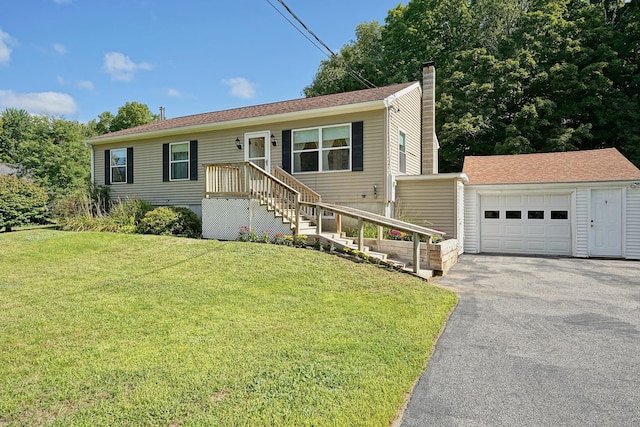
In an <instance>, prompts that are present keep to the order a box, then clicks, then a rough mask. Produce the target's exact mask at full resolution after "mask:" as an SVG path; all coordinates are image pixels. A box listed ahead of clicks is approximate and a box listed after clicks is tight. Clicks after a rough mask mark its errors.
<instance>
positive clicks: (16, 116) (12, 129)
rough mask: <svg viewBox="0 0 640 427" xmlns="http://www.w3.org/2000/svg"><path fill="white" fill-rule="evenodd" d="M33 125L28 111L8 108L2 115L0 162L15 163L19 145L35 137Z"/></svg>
mask: <svg viewBox="0 0 640 427" xmlns="http://www.w3.org/2000/svg"><path fill="white" fill-rule="evenodd" d="M32 125H33V119H32V117H31V116H30V115H29V113H28V112H27V111H26V110H18V109H15V108H6V109H5V110H4V111H2V112H1V113H0V126H1V127H0V161H3V162H7V163H15V157H16V155H17V149H18V147H19V145H20V144H21V143H22V142H23V141H27V140H30V139H32V137H33V135H32V133H33V126H32Z"/></svg>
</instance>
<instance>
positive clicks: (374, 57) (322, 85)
mask: <svg viewBox="0 0 640 427" xmlns="http://www.w3.org/2000/svg"><path fill="white" fill-rule="evenodd" d="M354 73H355V74H356V76H354ZM360 76H363V77H365V78H366V79H367V80H369V81H370V82H372V83H373V84H375V85H383V84H386V82H387V78H386V75H385V72H384V68H383V58H382V33H381V27H380V24H378V22H377V21H372V22H369V23H362V24H359V25H358V26H357V27H356V40H355V41H351V43H350V44H347V45H345V46H343V47H342V49H341V50H340V52H339V53H338V54H337V55H336V56H333V57H331V58H329V59H326V60H323V61H322V62H321V63H320V67H319V69H318V73H317V74H316V77H315V79H314V81H313V83H312V84H311V85H309V86H307V87H305V88H304V94H305V96H307V97H310V96H316V95H324V94H328V93H338V92H348V91H352V90H358V89H364V88H365V87H366V86H365V85H364V84H363V82H362V78H361V77H360Z"/></svg>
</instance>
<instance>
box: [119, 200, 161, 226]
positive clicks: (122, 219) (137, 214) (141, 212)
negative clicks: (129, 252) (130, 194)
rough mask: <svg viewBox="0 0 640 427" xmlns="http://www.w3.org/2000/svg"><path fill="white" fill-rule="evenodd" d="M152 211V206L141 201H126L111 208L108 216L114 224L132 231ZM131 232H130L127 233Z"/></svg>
mask: <svg viewBox="0 0 640 427" xmlns="http://www.w3.org/2000/svg"><path fill="white" fill-rule="evenodd" d="M152 210H153V205H152V204H151V203H149V202H145V201H144V200H141V199H127V200H125V201H118V202H117V203H115V204H114V205H113V206H112V207H111V211H110V212H109V216H111V218H112V219H113V221H115V223H116V224H118V225H121V226H123V228H125V230H123V231H125V232H127V231H126V229H133V230H135V228H136V227H137V226H138V225H140V222H141V221H142V218H144V216H145V215H146V214H147V213H148V212H150V211H152ZM129 232H132V231H129Z"/></svg>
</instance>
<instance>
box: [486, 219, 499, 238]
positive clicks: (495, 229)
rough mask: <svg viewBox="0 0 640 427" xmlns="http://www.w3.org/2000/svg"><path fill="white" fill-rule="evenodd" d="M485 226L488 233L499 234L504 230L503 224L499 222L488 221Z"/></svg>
mask: <svg viewBox="0 0 640 427" xmlns="http://www.w3.org/2000/svg"><path fill="white" fill-rule="evenodd" d="M484 228H485V229H486V231H487V234H488V235H499V234H500V231H501V230H502V225H501V224H499V223H497V222H496V223H494V222H487V223H486V224H484Z"/></svg>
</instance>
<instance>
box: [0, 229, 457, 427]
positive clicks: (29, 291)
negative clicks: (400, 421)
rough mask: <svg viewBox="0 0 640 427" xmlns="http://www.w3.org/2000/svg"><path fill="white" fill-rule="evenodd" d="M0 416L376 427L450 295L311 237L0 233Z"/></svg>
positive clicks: (389, 415) (5, 419)
mask: <svg viewBox="0 0 640 427" xmlns="http://www.w3.org/2000/svg"><path fill="white" fill-rule="evenodd" d="M0 247H1V248H2V255H1V256H0V272H1V274H0V426H14V425H53V426H58V425H60V426H62V425H64V426H101V425H104V426H106V425H163V426H167V425H171V426H190V425H220V426H244V425H295V426H304V425H337V426H340V425H349V426H357V425H363V426H388V425H389V423H390V422H391V421H392V420H393V419H394V418H395V417H396V415H397V412H398V410H399V408H400V407H401V405H402V403H403V401H404V399H405V393H406V392H407V391H408V390H410V388H411V386H412V384H413V382H414V381H415V380H416V378H417V377H418V376H419V374H420V373H421V371H422V370H423V369H424V365H425V362H426V360H427V358H428V357H429V355H430V352H431V349H432V347H433V344H434V341H435V339H436V337H437V336H438V334H439V332H440V330H441V328H442V327H443V324H444V322H445V320H446V318H447V316H448V314H449V312H450V311H451V309H452V307H453V306H454V305H455V303H456V296H455V294H453V293H451V292H449V291H446V290H443V289H440V288H437V287H433V286H431V285H428V284H426V283H425V282H423V281H421V280H418V279H416V278H413V277H411V276H409V275H405V274H398V273H393V272H388V271H385V270H382V269H377V268H376V267H374V266H371V265H364V264H355V263H351V262H349V261H346V260H343V259H341V258H339V257H334V256H330V255H326V254H322V253H319V252H315V251H310V250H302V249H294V248H288V247H284V246H275V245H260V244H251V243H239V242H227V243H221V242H217V241H203V240H189V239H180V238H172V237H159V236H141V235H122V234H110V233H71V232H62V231H54V230H29V231H20V232H14V233H2V234H0Z"/></svg>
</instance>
